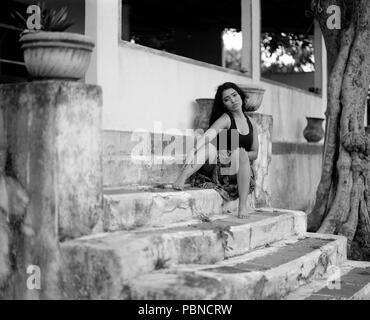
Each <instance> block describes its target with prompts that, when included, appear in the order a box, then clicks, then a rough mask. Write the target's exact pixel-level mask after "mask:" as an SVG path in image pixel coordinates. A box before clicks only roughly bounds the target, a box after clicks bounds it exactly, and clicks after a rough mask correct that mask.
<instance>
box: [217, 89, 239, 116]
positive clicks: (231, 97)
mask: <svg viewBox="0 0 370 320" xmlns="http://www.w3.org/2000/svg"><path fill="white" fill-rule="evenodd" d="M222 101H223V103H224V106H225V107H226V109H227V110H229V111H230V112H231V111H237V110H238V109H241V108H242V105H243V101H242V98H241V97H240V95H239V93H238V92H237V91H236V90H234V89H226V90H224V91H223V92H222Z"/></svg>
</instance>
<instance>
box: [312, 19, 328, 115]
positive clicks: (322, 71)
mask: <svg viewBox="0 0 370 320" xmlns="http://www.w3.org/2000/svg"><path fill="white" fill-rule="evenodd" d="M313 42H314V43H313V46H314V54H315V80H314V85H315V88H320V90H321V94H322V101H323V110H325V109H326V102H327V101H326V99H327V85H328V71H327V70H328V65H327V53H326V47H325V42H324V37H323V35H322V33H321V29H320V26H319V24H318V22H317V21H315V29H314V41H313Z"/></svg>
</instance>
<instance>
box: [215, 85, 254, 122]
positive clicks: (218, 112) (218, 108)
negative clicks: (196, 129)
mask: <svg viewBox="0 0 370 320" xmlns="http://www.w3.org/2000/svg"><path fill="white" fill-rule="evenodd" d="M227 89H234V90H235V91H236V92H237V93H238V94H239V95H240V97H241V98H242V101H243V104H242V111H243V112H246V111H247V107H246V105H245V98H246V95H245V93H244V92H243V90H242V89H240V88H239V87H238V86H237V85H236V84H235V83H232V82H225V83H223V84H221V85H220V86H219V87H218V88H217V91H216V95H215V99H214V101H213V108H212V112H211V117H210V118H209V126H211V125H212V124H214V123H215V122H216V120H217V119H218V118H220V117H221V116H222V115H223V114H224V113H230V112H229V110H227V109H226V108H225V105H224V101H223V99H222V93H223V92H224V91H225V90H227Z"/></svg>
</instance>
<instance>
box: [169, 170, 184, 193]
mask: <svg viewBox="0 0 370 320" xmlns="http://www.w3.org/2000/svg"><path fill="white" fill-rule="evenodd" d="M185 182H186V176H185V175H184V174H180V176H179V177H178V178H177V180H176V181H175V182H174V183H173V184H172V188H173V189H175V190H184V185H185Z"/></svg>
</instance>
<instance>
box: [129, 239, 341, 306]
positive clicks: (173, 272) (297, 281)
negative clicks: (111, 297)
mask: <svg viewBox="0 0 370 320" xmlns="http://www.w3.org/2000/svg"><path fill="white" fill-rule="evenodd" d="M345 257H346V239H345V238H344V237H339V236H331V235H322V234H306V235H305V236H304V237H301V238H292V239H290V240H285V241H280V242H278V243H274V244H272V245H271V246H268V247H266V248H263V249H260V250H255V251H253V252H250V253H247V254H245V255H242V256H239V257H235V258H232V259H229V260H226V261H222V262H219V263H217V264H210V265H203V266H201V265H181V266H175V267H172V268H171V269H167V270H166V269H164V270H158V271H154V272H151V273H148V274H144V275H141V276H139V277H137V278H136V279H133V280H132V281H130V284H129V285H128V286H127V287H126V290H125V295H124V296H123V298H125V299H135V300H137V299H139V300H141V299H154V300H157V299H165V300H167V299H171V300H173V299H176V300H177V299H184V300H204V299H207V300H214V299H216V300H221V299H222V300H225V299H238V300H249V299H253V300H255V299H281V298H283V297H284V296H285V295H286V294H287V293H289V292H290V291H292V290H295V289H297V288H298V287H300V286H302V285H303V284H306V283H307V282H309V281H312V280H314V279H316V278H318V277H320V276H322V275H323V274H325V272H326V271H327V269H328V268H329V267H331V266H338V265H340V264H341V263H342V262H343V261H344V260H345Z"/></svg>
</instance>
